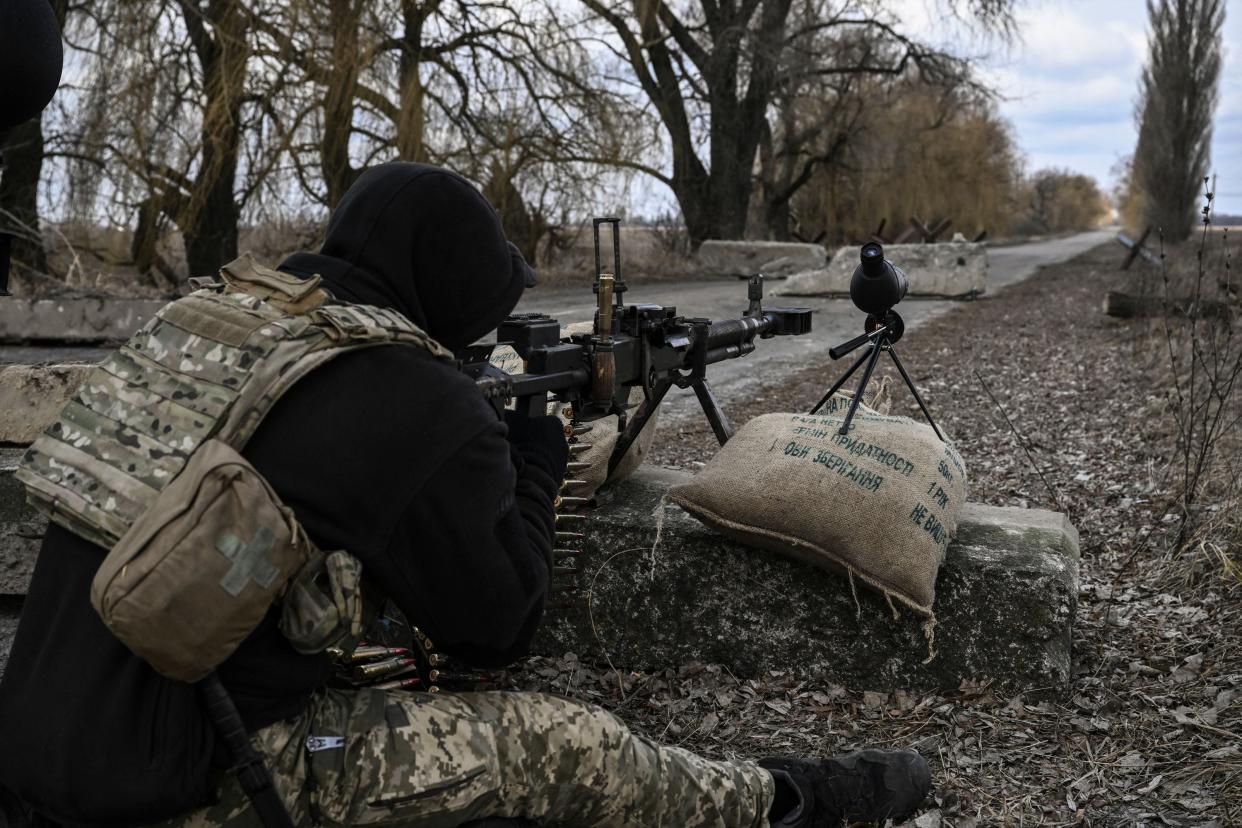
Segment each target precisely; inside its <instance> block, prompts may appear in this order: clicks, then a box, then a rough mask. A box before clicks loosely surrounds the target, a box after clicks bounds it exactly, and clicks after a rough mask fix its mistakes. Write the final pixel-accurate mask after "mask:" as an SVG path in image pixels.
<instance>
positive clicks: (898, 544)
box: [669, 396, 966, 617]
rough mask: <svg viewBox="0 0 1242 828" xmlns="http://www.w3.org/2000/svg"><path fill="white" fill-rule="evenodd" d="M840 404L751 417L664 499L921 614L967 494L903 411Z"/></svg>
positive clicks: (952, 454)
mask: <svg viewBox="0 0 1242 828" xmlns="http://www.w3.org/2000/svg"><path fill="white" fill-rule="evenodd" d="M848 404H849V400H848V398H847V397H844V396H842V397H839V398H836V399H833V400H831V401H830V402H829V404H828V405H827V406H825V409H824V411H826V412H827V413H826V414H825V415H816V416H810V415H807V414H765V415H763V416H760V417H756V418H755V419H753V420H751V421H750V422H748V423H747V424H746V425H744V426H743V427H742V428H741V429H739V430H738V432H737V434H736V435H734V437H733V439H731V440H730V441H729V442H728V443H726V444H725V445H724V447H723V448H721V450H720V452H719V454H717V455H716V456H715V457H714V458H713V459H712V460H711V462H709V463H708V464H707V466H706V467H704V468H703V470H702V471H700V472H699V473H698V474H697V475H695V477H694V479H693V480H692V481H691V482H690V483H687V484H685V485H684V486H678V487H676V488H674V489H673V490H672V491H671V492H670V494H669V499H670V500H672V501H673V502H674V503H676V504H677V505H679V506H681V507H682V508H683V509H685V510H686V511H687V512H689V513H690V514H692V515H694V516H695V517H697V518H698V519H699V520H701V521H703V522H704V523H706V524H707V525H708V526H711V527H712V528H714V529H716V530H718V531H719V532H721V533H722V534H724V535H727V536H729V537H731V538H735V539H737V540H740V541H743V542H744V543H747V544H751V545H753V546H757V547H760V548H763V549H769V550H772V551H774V552H779V553H781V554H785V555H789V556H791V557H794V558H797V559H799V560H803V561H807V562H808V563H811V564H814V565H816V566H820V567H823V568H827V569H832V570H836V571H841V570H844V571H845V572H847V573H848V574H849V576H850V577H851V578H857V579H859V580H861V581H862V582H863V583H865V584H868V585H870V586H872V587H874V588H875V589H878V590H880V591H881V592H883V593H884V595H886V596H888V597H889V598H891V599H896V600H898V601H900V602H901V603H903V604H905V605H906V606H908V607H910V608H911V609H913V610H915V611H916V612H918V613H920V614H922V615H924V616H928V617H930V616H931V615H932V604H933V602H934V601H935V586H936V574H937V572H938V571H939V569H940V564H941V562H942V561H943V560H944V553H945V549H946V547H947V546H948V545H949V540H950V539H951V538H952V537H953V534H954V532H955V531H956V529H957V519H958V514H959V513H960V511H961V508H962V504H963V503H965V501H966V470H965V467H964V465H963V464H962V459H961V456H960V455H959V454H958V453H957V451H956V450H955V449H954V448H953V446H952V445H950V444H946V443H942V442H940V440H939V439H938V438H937V437H936V435H935V433H934V432H933V431H932V429H931V428H930V427H928V426H926V425H923V424H921V423H916V422H914V421H913V420H910V419H908V418H906V417H890V416H886V415H883V414H880V413H878V412H876V411H874V410H872V409H870V408H867V407H865V406H860V407H859V409H858V414H857V415H856V416H855V418H854V422H853V426H852V428H851V430H850V433H849V435H848V436H842V435H840V434H838V433H837V431H838V429H839V428H840V426H841V422H842V420H843V419H844V417H845V410H846V407H847V406H848Z"/></svg>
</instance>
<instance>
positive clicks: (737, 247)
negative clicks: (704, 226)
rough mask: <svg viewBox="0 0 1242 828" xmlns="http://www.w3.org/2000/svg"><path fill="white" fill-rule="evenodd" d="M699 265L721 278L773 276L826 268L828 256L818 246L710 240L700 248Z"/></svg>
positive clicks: (798, 243) (794, 243) (792, 243)
mask: <svg viewBox="0 0 1242 828" xmlns="http://www.w3.org/2000/svg"><path fill="white" fill-rule="evenodd" d="M698 258H699V264H701V265H702V266H703V267H704V268H706V269H708V270H712V271H715V272H717V273H720V274H722V275H734V274H738V275H742V274H745V275H749V274H751V273H763V274H764V275H765V276H774V275H778V274H784V273H796V272H798V271H802V270H807V269H809V268H815V267H823V266H824V263H825V262H826V261H827V260H828V254H827V252H826V251H825V250H824V248H823V247H821V246H820V245H818V244H802V243H800V242H771V241H721V240H718V239H709V240H707V241H705V242H703V244H702V245H700V246H699V254H698Z"/></svg>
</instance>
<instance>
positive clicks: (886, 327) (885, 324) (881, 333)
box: [811, 309, 945, 443]
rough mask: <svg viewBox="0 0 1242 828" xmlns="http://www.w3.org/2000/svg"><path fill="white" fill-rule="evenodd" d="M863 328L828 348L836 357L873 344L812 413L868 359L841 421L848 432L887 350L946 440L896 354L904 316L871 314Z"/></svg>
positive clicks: (941, 438) (908, 385)
mask: <svg viewBox="0 0 1242 828" xmlns="http://www.w3.org/2000/svg"><path fill="white" fill-rule="evenodd" d="M863 328H864V331H865V333H862V334H859V335H858V336H856V337H854V338H853V339H851V340H849V341H848V342H842V343H841V344H840V345H838V346H836V347H835V348H829V349H828V356H830V357H832V358H833V359H834V360H836V359H840V358H841V357H843V356H845V355H846V354H848V353H851V352H853V351H856V350H858V349H859V348H861V347H862V346H864V345H868V346H870V347H868V348H867V350H866V351H864V352H863V353H862V355H861V356H860V357H858V359H856V360H855V361H854V364H853V365H851V366H850V368H849V370H848V371H846V372H845V373H844V374H842V376H841V378H840V379H839V380H837V381H836V382H835V383H833V385H832V387H831V388H829V389H828V393H826V394H824V396H823V398H822V399H820V401H819V402H817V403H816V404H815V407H814V408H812V409H811V413H812V414H814V413H815V412H816V411H819V409H821V408H822V407H823V406H824V403H826V402H828V400H830V399H832V395H833V394H835V393H837V392H838V391H840V390H841V386H843V385H845V383H846V382H848V381H849V378H850V377H852V376H853V375H854V372H855V371H857V370H858V369H859V368H860V367H862V365H863V364H864V363H866V366H867V367H866V368H865V369H864V370H863V376H862V381H861V382H860V383H858V390H857V391H855V392H854V399H852V400H851V401H850V410H849V411H848V412H846V414H845V421H844V422H843V423H841V430H840V432H839V433H840V434H849V431H850V423H852V422H853V421H854V414H855V413H857V411H858V404H859V402H861V401H862V398H863V392H865V391H866V390H867V383H869V382H871V375H872V374H873V373H875V366H876V363H877V362H879V361H880V354H882V353H887V354H888V355H889V356H890V357H892V359H893V364H894V365H896V366H897V370H898V371H899V372H900V373H901V378H902V379H903V380H905V381H906V387H908V388H909V389H910V393H911V394H913V395H914V399H915V401H917V402H918V404H919V409H920V410H921V411H922V412H923V416H924V417H926V418H927V422H928V423H929V424H931V427H932V430H933V431H935V432H936V436H937V437H939V438H940V442H942V443H943V442H945V439H944V435H943V434H941V433H940V429H939V428H938V427H937V426H936V421H935V420H933V419H932V415H931V412H930V411H928V410H927V403H925V402H923V396H922V395H921V394H919V389H918V388H916V387H915V386H914V380H912V379H910V375H909V374H908V373H906V366H904V365H902V364H901V359H900V358H899V357H898V356H897V350H896V349H895V348H894V347H893V345H894V344H895V343H896V342H897V340H899V339H901V335H902V334H904V333H905V332H906V324H905V322H903V321H902V319H901V316H900V315H899V314H898V313H897V311H895V310H891V309H890V310H889V311H888V312H886V313H885V314H884V316H883V318H881V317H877V316H875V315H872V314H869V315H868V316H867V321H866V323H865V324H864V326H863Z"/></svg>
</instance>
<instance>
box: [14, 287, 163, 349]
mask: <svg viewBox="0 0 1242 828" xmlns="http://www.w3.org/2000/svg"><path fill="white" fill-rule="evenodd" d="M165 304H167V303H166V302H165V301H164V300H162V299H104V298H94V299H15V298H8V299H5V300H4V301H3V302H0V342H64V343H70V342H71V343H95V342H121V341H124V340H126V339H129V337H130V336H131V335H132V334H133V333H134V331H136V330H138V329H139V328H140V327H142V325H143V324H144V323H145V322H146V321H147V320H148V319H150V318H151V317H152V316H154V315H155V312H156V311H158V310H159V309H160V308H162V307H164V305H165Z"/></svg>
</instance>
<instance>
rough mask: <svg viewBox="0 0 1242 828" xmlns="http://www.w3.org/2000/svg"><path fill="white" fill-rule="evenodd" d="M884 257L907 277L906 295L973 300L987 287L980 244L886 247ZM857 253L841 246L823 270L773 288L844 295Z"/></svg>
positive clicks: (784, 292)
mask: <svg viewBox="0 0 1242 828" xmlns="http://www.w3.org/2000/svg"><path fill="white" fill-rule="evenodd" d="M884 256H885V258H887V259H888V260H889V261H891V262H892V263H893V264H895V265H897V266H898V267H900V268H901V269H902V270H904V271H905V272H906V275H907V276H908V277H909V278H910V290H909V293H908V294H907V295H908V296H942V297H949V298H963V297H974V296H980V295H982V294H983V292H984V290H985V289H986V286H987V275H988V253H987V248H986V247H985V246H984V245H982V244H975V243H974V242H966V241H963V242H945V243H942V244H890V245H888V246H886V247H885V248H884ZM857 266H858V250H857V248H854V247H843V248H841V249H840V250H839V251H837V254H836V255H835V256H833V257H832V261H831V262H829V263H828V265H827V267H818V268H815V269H811V270H806V271H804V272H802V273H796V274H794V275H793V276H790V277H789V279H788V280H786V282H785V284H784V285H782V286H780V287H778V288H777V289H776V293H778V294H780V295H782V296H835V295H848V294H849V292H850V278H851V277H852V276H853V275H854V268H856V267H857Z"/></svg>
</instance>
